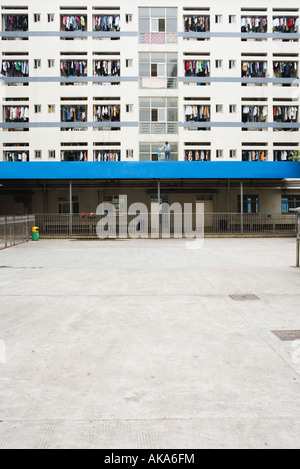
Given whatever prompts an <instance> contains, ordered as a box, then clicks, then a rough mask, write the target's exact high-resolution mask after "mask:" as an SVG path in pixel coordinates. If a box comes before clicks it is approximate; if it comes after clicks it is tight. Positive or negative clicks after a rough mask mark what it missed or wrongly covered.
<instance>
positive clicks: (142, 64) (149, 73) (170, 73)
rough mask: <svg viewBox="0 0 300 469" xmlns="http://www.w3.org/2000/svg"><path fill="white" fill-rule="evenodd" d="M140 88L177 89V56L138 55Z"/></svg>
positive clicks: (162, 54)
mask: <svg viewBox="0 0 300 469" xmlns="http://www.w3.org/2000/svg"><path fill="white" fill-rule="evenodd" d="M139 78H140V88H143V89H151V88H152V89H171V88H172V89H176V88H177V87H178V55H177V54H174V53H164V52H162V53H154V52H153V53H140V54H139Z"/></svg>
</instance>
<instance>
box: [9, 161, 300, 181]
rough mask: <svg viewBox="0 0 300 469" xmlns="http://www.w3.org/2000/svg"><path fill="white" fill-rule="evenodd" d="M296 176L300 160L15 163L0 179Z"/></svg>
mask: <svg viewBox="0 0 300 469" xmlns="http://www.w3.org/2000/svg"><path fill="white" fill-rule="evenodd" d="M286 178H288V179H289V178H291V179H298V178H299V179H300V162H230V161H229V162H219V161H216V162H211V161H209V162H184V161H182V162H57V163H55V162H23V163H22V162H15V163H12V162H10V163H4V162H3V163H0V179H1V180H5V179H21V180H22V179H27V180H28V179H40V180H44V179H46V180H50V179H51V180H57V179H60V180H62V179H63V180H66V179H72V180H76V179H77V180H80V179H81V180H84V179H85V180H86V179H286Z"/></svg>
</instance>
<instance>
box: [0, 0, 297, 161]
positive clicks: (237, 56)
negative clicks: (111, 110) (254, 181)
mask: <svg viewBox="0 0 300 469" xmlns="http://www.w3.org/2000/svg"><path fill="white" fill-rule="evenodd" d="M148 3H149V2H148ZM148 3H147V2H145V1H142V0H140V1H135V0H132V1H131V2H130V3H129V4H128V3H126V2H120V1H116V0H111V1H110V2H109V5H108V4H103V6H106V7H107V8H108V7H111V8H113V7H119V8H120V11H119V12H120V16H121V31H122V32H135V33H137V32H138V8H139V6H148ZM1 5H2V8H5V7H6V6H8V7H10V6H12V2H11V1H8V0H4V1H3V2H2V4H1ZM17 5H18V6H19V7H22V6H26V7H28V12H27V11H25V10H4V9H2V11H1V13H2V15H4V14H10V13H20V14H25V13H28V15H29V30H30V31H56V32H58V31H59V30H60V16H61V14H77V13H80V14H84V15H87V17H88V30H89V31H92V17H93V14H95V13H99V14H100V13H103V12H100V11H97V12H96V11H95V10H93V7H96V6H97V7H99V5H98V4H97V2H94V1H92V0H87V1H86V2H84V5H85V6H86V8H87V10H86V11H82V10H76V9H75V10H72V11H69V10H60V7H61V5H63V6H66V5H68V6H70V7H74V8H75V7H76V6H78V7H82V5H83V2H80V1H78V0H74V1H72V2H71V1H68V2H61V1H57V0H53V1H52V2H51V3H50V4H49V3H47V2H40V1H37V0H31V1H28V0H27V1H25V0H19V1H18V2H17ZM155 6H159V7H161V6H165V7H168V6H170V7H174V2H173V1H171V0H165V2H164V3H163V5H162V4H161V2H160V1H158V0H153V1H151V7H155ZM258 6H259V8H260V9H261V8H265V9H266V12H260V11H258V10H257V11H253V12H247V13H245V12H241V8H246V7H247V8H252V9H255V8H257V7H258ZM176 7H178V32H183V30H184V29H183V17H184V15H187V14H193V11H189V12H186V11H184V10H183V9H184V8H187V7H188V8H195V10H194V12H195V14H197V15H201V11H200V8H210V11H209V14H210V17H211V32H237V33H239V32H240V31H241V16H242V15H249V16H250V15H254V16H255V15H256V14H259V15H266V16H268V22H269V32H272V17H273V9H276V8H281V9H283V8H286V15H287V16H288V15H289V14H290V15H298V14H299V13H295V12H293V13H289V9H299V2H298V1H296V0H289V1H288V2H287V3H286V4H285V6H284V7H283V6H282V2H281V1H279V0H275V1H272V2H270V1H267V0H265V1H263V2H260V4H259V5H258V4H257V2H256V1H253V0H248V1H247V2H238V1H234V0H229V1H227V2H224V1H221V0H216V1H213V2H212V1H210V0H208V1H206V2H201V5H199V2H198V1H196V0H189V1H186V0H179V1H178V2H176ZM110 12H111V13H114V14H116V13H118V12H116V11H114V10H111V11H109V10H107V13H108V14H109V13H110ZM35 13H40V14H41V22H39V23H34V22H33V15H34V14H35ZM48 13H53V14H54V15H55V21H54V22H53V23H48V21H47V14H48ZM128 13H131V14H133V21H132V23H129V24H126V23H125V14H128ZM203 14H208V13H207V11H203ZM276 14H277V13H276ZM280 14H282V15H284V14H285V13H284V12H282V13H280ZM215 15H223V21H222V23H221V24H216V23H215ZM229 15H235V16H236V23H234V24H230V23H229ZM299 44H300V43H299V42H282V41H281V40H280V41H279V40H278V41H275V40H273V39H271V38H270V39H267V40H263V41H255V40H251V41H247V42H244V41H241V39H240V38H216V37H214V38H211V39H210V40H208V41H196V40H184V39H183V38H182V37H179V38H178V44H166V45H145V44H139V43H138V37H137V36H136V37H133V36H129V37H122V38H121V40H119V41H111V40H96V39H93V38H92V37H88V38H87V39H85V40H74V41H66V40H61V39H60V38H59V37H51V38H50V37H30V39H29V40H28V41H22V40H9V41H1V54H2V60H3V59H4V60H5V59H9V60H13V59H14V58H15V59H18V58H24V59H25V58H26V57H20V56H19V55H18V54H19V53H20V52H23V53H24V52H27V53H28V58H29V62H30V77H49V76H51V77H58V76H60V60H61V58H66V57H62V56H61V53H62V52H74V55H73V56H72V58H77V57H80V58H83V59H84V60H88V76H89V77H91V76H92V75H93V61H94V59H95V56H94V55H93V54H94V53H95V52H103V53H109V54H110V55H111V57H114V53H117V54H120V60H121V76H122V77H126V76H127V77H136V78H137V77H138V75H139V52H143V51H147V52H148V51H155V52H178V72H179V77H183V76H184V65H183V64H184V59H185V56H184V54H186V53H193V52H194V53H195V54H196V53H199V52H200V53H207V54H209V55H207V58H209V60H210V61H211V76H212V77H225V78H226V77H240V68H241V61H242V60H243V59H245V60H247V57H243V56H242V54H245V53H247V54H250V55H249V56H248V57H251V54H252V59H251V60H259V59H260V60H261V58H260V57H259V56H258V55H257V54H266V56H265V57H264V58H263V60H266V61H267V63H268V76H269V77H272V76H273V67H272V62H273V54H282V59H283V60H284V59H285V58H286V59H290V58H289V56H288V54H296V55H295V57H294V58H293V60H296V61H298V59H299V53H300V45H299ZM12 52H14V53H15V55H14V56H9V57H7V56H6V55H5V54H6V53H12ZM80 52H85V53H87V55H86V56H84V57H82V56H78V55H77V54H78V53H80ZM253 54H254V55H253ZM107 58H110V57H108V56H107ZM35 59H41V61H42V67H41V68H40V69H38V70H35V69H34V60H35ZM48 59H54V60H55V68H54V69H49V68H48ZM126 59H133V67H132V68H126V67H125V62H126ZM217 59H222V60H223V69H216V67H215V61H216V60H217ZM229 60H235V61H236V68H235V69H233V70H230V69H229ZM280 60H281V59H280ZM290 60H291V59H290ZM298 90H299V89H298ZM143 96H175V97H178V107H179V109H178V111H179V121H180V122H183V121H184V105H185V98H188V97H190V98H195V99H197V98H201V97H203V98H210V102H209V103H208V102H205V103H204V104H210V106H211V114H212V116H211V121H213V122H218V121H220V122H229V123H232V122H241V108H242V105H243V104H245V102H243V101H242V100H243V99H245V98H249V99H253V98H258V99H261V101H258V102H255V104H257V105H259V104H261V105H267V106H268V109H269V114H268V121H269V122H272V121H273V115H272V112H273V99H275V98H277V99H282V100H284V101H282V102H281V103H280V104H282V105H284V104H287V105H291V102H290V99H291V98H293V99H294V101H293V103H292V104H293V105H299V91H297V89H295V88H290V87H281V86H274V85H273V84H268V85H266V86H247V87H242V86H241V84H240V83H228V82H222V83H212V84H211V86H205V87H199V86H188V85H186V84H184V83H183V82H179V85H178V89H177V90H161V91H155V90H141V89H139V85H138V82H137V81H135V82H121V85H120V86H99V85H93V83H92V82H90V83H88V84H87V85H85V86H76V85H75V86H67V87H66V86H60V83H30V84H29V86H27V87H23V86H5V85H4V84H3V83H2V86H1V101H2V105H4V104H5V105H9V104H10V103H12V104H13V105H17V104H18V102H15V101H11V102H9V101H5V102H4V101H3V100H4V99H8V98H14V99H15V98H24V97H25V98H29V105H30V122H31V123H33V122H49V123H51V122H60V107H61V104H62V103H61V98H70V100H71V99H72V98H78V97H83V98H86V101H85V102H79V103H78V102H77V101H76V100H73V101H72V100H71V101H70V104H72V103H73V104H87V105H88V121H89V122H92V121H93V104H94V98H95V97H103V98H105V97H116V98H120V102H119V101H116V102H115V103H114V104H119V103H120V104H121V121H122V122H138V121H139V97H143ZM264 99H266V101H264ZM195 102H196V103H198V102H197V101H195ZM20 103H21V101H20ZM248 103H251V101H248ZM35 104H40V105H42V113H41V114H34V105H35ZM49 104H54V105H55V106H56V112H55V114H48V105H49ZM68 104H69V103H68ZM101 104H102V103H101ZM126 104H133V105H134V112H133V113H130V114H127V113H126V111H125V108H126ZM217 104H222V105H223V113H222V114H217V113H216V112H215V108H216V105H217ZM231 104H234V105H236V106H237V113H236V114H229V105H231ZM2 118H3V116H2V112H1V119H2ZM165 139H168V140H169V141H170V142H171V144H172V143H178V144H179V160H183V159H184V150H185V149H191V147H188V146H186V144H187V143H193V142H194V143H195V146H194V148H200V149H201V148H205V149H211V155H212V160H216V150H218V149H221V150H223V151H224V158H223V161H224V160H225V161H226V160H228V161H229V160H230V157H229V152H230V150H237V160H241V154H242V149H252V147H251V146H243V143H245V144H250V143H253V142H261V143H265V144H267V145H266V147H263V149H264V150H266V151H267V152H268V159H269V160H272V159H273V150H274V148H276V149H286V146H285V144H286V143H289V144H294V145H293V146H292V147H291V146H289V147H288V149H298V145H299V131H298V132H274V131H273V129H268V130H265V131H262V132H260V131H251V132H242V130H241V129H240V128H231V127H221V128H217V129H214V128H213V129H211V130H210V131H207V132H206V131H186V130H185V129H184V128H182V127H180V128H179V133H178V135H140V134H139V129H138V128H127V127H122V129H121V131H119V132H110V131H100V132H97V131H96V132H95V131H93V129H88V130H87V131H85V132H61V131H60V129H59V128H46V129H45V128H43V129H40V128H31V129H30V131H29V132H7V131H1V142H0V160H1V159H2V157H3V151H5V150H10V148H9V149H8V148H6V147H4V144H5V143H17V142H22V143H29V145H30V146H29V150H30V160H31V161H34V151H35V150H41V151H42V154H43V160H44V161H48V151H49V150H55V151H56V160H57V161H59V160H60V152H61V150H68V149H74V147H62V146H61V144H62V143H79V142H83V143H86V144H87V145H86V146H84V149H85V150H88V153H89V160H90V161H92V160H93V151H94V149H95V147H94V143H96V142H101V141H102V142H107V143H108V144H109V145H107V146H108V147H110V148H105V149H111V148H120V149H121V152H122V160H123V161H124V160H125V156H126V150H130V149H133V150H134V160H139V143H140V142H155V141H159V142H160V141H164V140H165ZM116 142H119V143H120V144H121V145H120V147H115V146H113V145H112V144H113V143H116ZM203 142H205V143H209V145H205V146H203V147H202V146H199V143H203ZM275 143H277V144H282V145H281V146H280V147H277V146H276V147H275V146H274V145H275ZM80 149H82V147H80Z"/></svg>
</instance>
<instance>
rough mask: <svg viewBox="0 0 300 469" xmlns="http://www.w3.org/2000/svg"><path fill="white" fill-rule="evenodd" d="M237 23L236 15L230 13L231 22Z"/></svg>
mask: <svg viewBox="0 0 300 469" xmlns="http://www.w3.org/2000/svg"><path fill="white" fill-rule="evenodd" d="M234 23H236V15H229V24H234Z"/></svg>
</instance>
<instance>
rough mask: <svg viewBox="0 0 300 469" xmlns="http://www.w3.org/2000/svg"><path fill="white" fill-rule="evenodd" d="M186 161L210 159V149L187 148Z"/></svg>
mask: <svg viewBox="0 0 300 469" xmlns="http://www.w3.org/2000/svg"><path fill="white" fill-rule="evenodd" d="M184 159H185V161H210V150H186V152H185V156H184Z"/></svg>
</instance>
